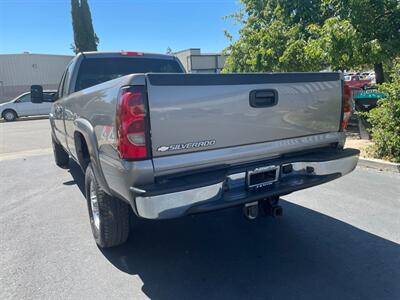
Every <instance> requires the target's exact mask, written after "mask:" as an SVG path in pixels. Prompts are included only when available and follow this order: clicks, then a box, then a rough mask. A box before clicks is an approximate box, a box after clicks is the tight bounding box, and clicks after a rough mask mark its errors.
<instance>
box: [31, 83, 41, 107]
mask: <svg viewBox="0 0 400 300" xmlns="http://www.w3.org/2000/svg"><path fill="white" fill-rule="evenodd" d="M31 102H32V103H42V102H43V87H42V86H41V85H32V86H31Z"/></svg>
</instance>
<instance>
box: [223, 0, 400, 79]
mask: <svg viewBox="0 0 400 300" xmlns="http://www.w3.org/2000/svg"><path fill="white" fill-rule="evenodd" d="M241 2H242V4H243V8H242V9H241V10H240V11H239V12H238V13H236V14H234V15H232V16H230V17H232V18H234V19H235V20H236V22H237V23H239V24H241V29H240V30H239V34H240V37H239V39H238V40H236V41H235V40H233V38H232V36H230V35H229V33H227V34H226V35H227V37H228V38H229V39H230V41H231V45H230V46H229V47H227V48H226V49H225V53H228V54H230V57H229V58H228V60H227V63H226V67H225V71H226V72H254V71H318V70H321V69H324V68H327V67H331V68H332V69H334V70H344V69H350V68H357V67H359V66H364V65H371V64H381V63H382V62H385V61H390V60H392V59H393V58H394V57H397V56H398V55H399V54H400V31H399V28H400V6H399V4H398V0H385V1H382V0H309V1H303V0H291V1H287V0H241Z"/></svg>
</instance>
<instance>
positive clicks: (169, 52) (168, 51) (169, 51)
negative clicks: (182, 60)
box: [165, 46, 174, 55]
mask: <svg viewBox="0 0 400 300" xmlns="http://www.w3.org/2000/svg"><path fill="white" fill-rule="evenodd" d="M165 53H166V54H169V55H172V54H174V52H172V49H171V47H169V46H168V47H167V50H165Z"/></svg>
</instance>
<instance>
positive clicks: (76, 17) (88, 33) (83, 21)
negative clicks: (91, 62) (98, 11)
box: [71, 0, 99, 53]
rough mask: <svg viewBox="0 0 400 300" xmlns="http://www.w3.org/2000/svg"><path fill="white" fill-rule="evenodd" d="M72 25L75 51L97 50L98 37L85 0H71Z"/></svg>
mask: <svg viewBox="0 0 400 300" xmlns="http://www.w3.org/2000/svg"><path fill="white" fill-rule="evenodd" d="M71 15H72V27H73V31H74V44H73V45H72V49H73V51H74V52H75V53H79V52H83V51H97V45H98V44H99V38H98V37H97V35H96V33H95V32H94V29H93V23H92V15H91V13H90V8H89V4H88V2H87V0H71Z"/></svg>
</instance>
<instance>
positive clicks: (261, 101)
mask: <svg viewBox="0 0 400 300" xmlns="http://www.w3.org/2000/svg"><path fill="white" fill-rule="evenodd" d="M277 103H278V91H276V90H254V91H251V92H250V106H251V107H271V106H274V105H276V104H277Z"/></svg>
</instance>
